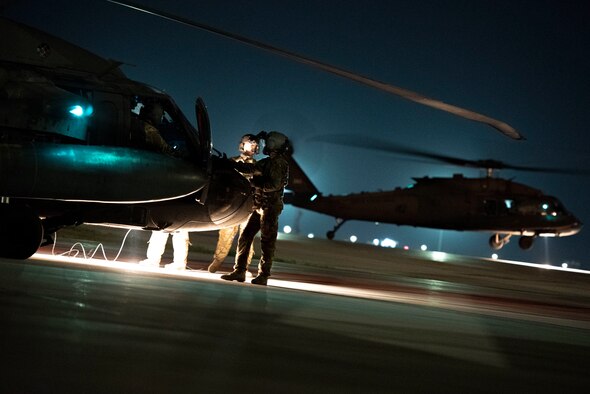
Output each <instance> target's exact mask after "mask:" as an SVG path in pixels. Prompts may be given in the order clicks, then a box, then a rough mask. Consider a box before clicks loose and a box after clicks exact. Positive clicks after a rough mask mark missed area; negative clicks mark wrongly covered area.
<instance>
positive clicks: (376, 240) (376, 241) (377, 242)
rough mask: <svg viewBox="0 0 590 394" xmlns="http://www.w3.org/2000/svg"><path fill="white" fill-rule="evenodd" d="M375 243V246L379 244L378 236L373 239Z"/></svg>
mask: <svg viewBox="0 0 590 394" xmlns="http://www.w3.org/2000/svg"><path fill="white" fill-rule="evenodd" d="M373 245H375V246H379V239H378V238H375V239H374V240H373Z"/></svg>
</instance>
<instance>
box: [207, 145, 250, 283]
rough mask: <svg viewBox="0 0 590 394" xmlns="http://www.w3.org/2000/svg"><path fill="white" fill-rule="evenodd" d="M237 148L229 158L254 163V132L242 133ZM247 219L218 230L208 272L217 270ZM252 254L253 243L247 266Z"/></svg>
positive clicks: (239, 161)
mask: <svg viewBox="0 0 590 394" xmlns="http://www.w3.org/2000/svg"><path fill="white" fill-rule="evenodd" d="M238 149H239V151H240V155H239V156H235V157H232V158H231V159H232V160H233V161H235V162H238V163H247V164H254V163H256V159H254V155H256V154H258V141H257V140H256V136H255V135H254V134H245V135H243V136H242V139H241V140H240V145H239V147H238ZM249 179H251V177H249ZM247 221H248V219H246V221H244V223H242V224H239V225H237V226H233V227H227V228H222V229H221V230H219V238H218V240H217V247H216V248H215V254H214V255H213V261H212V262H211V264H209V267H208V270H209V272H217V270H218V269H219V267H220V266H221V264H223V261H224V260H225V258H226V257H227V255H228V253H229V250H230V248H231V245H232V243H233V242H234V238H235V236H236V234H238V232H239V233H240V234H241V233H242V230H243V228H244V226H245V225H246V222H247ZM252 256H254V245H252V247H251V248H250V251H249V252H248V260H247V264H246V265H247V266H248V267H249V266H250V262H251V261H252Z"/></svg>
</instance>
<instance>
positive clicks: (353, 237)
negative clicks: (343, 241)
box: [350, 235, 358, 243]
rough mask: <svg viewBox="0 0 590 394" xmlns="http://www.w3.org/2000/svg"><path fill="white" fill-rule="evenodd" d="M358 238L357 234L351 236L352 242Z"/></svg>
mask: <svg viewBox="0 0 590 394" xmlns="http://www.w3.org/2000/svg"><path fill="white" fill-rule="evenodd" d="M357 240H358V238H357V237H356V235H351V236H350V242H352V243H355V242H356V241H357Z"/></svg>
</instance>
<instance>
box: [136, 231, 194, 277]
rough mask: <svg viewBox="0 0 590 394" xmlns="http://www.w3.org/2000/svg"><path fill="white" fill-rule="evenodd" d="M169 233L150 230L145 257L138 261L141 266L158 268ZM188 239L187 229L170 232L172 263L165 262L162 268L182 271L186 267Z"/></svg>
mask: <svg viewBox="0 0 590 394" xmlns="http://www.w3.org/2000/svg"><path fill="white" fill-rule="evenodd" d="M169 235H170V233H167V232H165V231H152V235H151V237H150V239H149V241H148V248H147V258H146V259H145V260H142V261H140V262H139V265H141V266H143V267H150V268H158V267H159V266H160V261H161V260H162V255H163V254H164V251H165V250H166V243H167V242H168V236H169ZM189 245H190V239H189V235H188V231H185V230H178V231H175V232H173V233H172V248H173V249H174V258H173V260H172V263H170V264H166V265H165V266H164V268H166V269H171V270H176V271H183V270H184V269H186V263H187V257H188V247H189Z"/></svg>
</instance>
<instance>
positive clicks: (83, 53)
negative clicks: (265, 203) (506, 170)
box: [0, 0, 522, 259]
mask: <svg viewBox="0 0 590 394" xmlns="http://www.w3.org/2000/svg"><path fill="white" fill-rule="evenodd" d="M109 2H110V3H114V4H117V5H123V6H125V7H129V8H132V9H134V10H139V11H142V12H146V13H148V14H152V15H155V16H158V17H162V18H165V19H167V20H171V21H173V22H179V23H182V24H184V25H187V26H190V27H195V28H198V29H201V30H205V31H208V32H210V33H214V34H217V35H221V36H224V37H227V38H230V39H233V40H237V41H240V42H242V43H244V44H247V45H250V46H254V47H256V48H260V49H263V50H266V51H270V52H272V53H274V54H278V55H280V56H284V57H287V58H289V59H290V60H295V61H298V62H301V63H303V64H306V65H309V66H312V67H315V68H318V69H320V70H323V71H327V72H330V73H333V74H336V75H339V76H341V77H344V78H348V79H351V80H354V81H356V82H359V83H362V84H365V85H368V86H371V87H373V88H377V89H380V90H383V91H387V92H389V93H392V94H395V95H397V96H400V97H403V98H405V99H408V100H412V101H414V102H417V103H420V104H423V105H427V106H430V107H433V108H436V109H439V110H443V111H446V112H449V113H452V114H454V115H457V116H460V117H463V118H467V119H470V120H473V121H477V122H481V123H484V124H487V125H490V126H492V127H493V128H495V129H496V130H498V131H500V132H501V133H503V134H505V135H507V136H508V137H510V138H513V139H522V136H521V135H520V134H519V133H518V132H517V131H516V130H515V129H513V128H512V127H511V126H509V125H507V124H506V123H503V122H501V121H498V120H495V119H493V118H490V117H487V116H485V115H482V114H478V113H476V112H473V111H469V110H466V109H463V108H459V107H455V106H452V105H449V104H446V103H443V102H440V101H437V100H434V99H431V98H427V97H424V96H422V95H419V94H417V93H415V92H411V91H408V90H405V89H401V88H397V87H395V86H391V85H388V84H385V83H382V82H378V81H375V80H371V79H369V78H366V77H363V76H360V75H358V74H355V73H352V72H349V71H346V70H343V69H340V68H336V67H334V66H331V65H328V64H326V63H322V62H318V61H315V60H313V59H310V58H307V57H304V56H301V55H297V54H294V53H292V52H288V51H285V50H282V49H279V48H276V47H273V46H270V45H267V44H264V43H261V42H258V41H254V40H251V39H248V38H245V37H242V36H238V35H236V34H233V33H227V32H224V31H222V30H220V29H216V28H212V27H210V26H206V25H203V24H199V23H196V22H192V21H188V20H186V19H183V18H181V17H177V16H174V15H170V14H166V13H163V12H160V11H158V10H154V9H148V8H145V7H141V6H139V5H137V4H133V3H131V2H122V1H112V0H109ZM0 37H1V38H2V39H1V40H0V257H9V258H21V259H25V258H28V257H29V256H31V255H32V254H33V253H35V251H36V250H37V249H38V248H39V246H40V245H42V244H45V243H48V242H50V241H51V234H53V233H54V232H55V231H57V230H59V229H60V228H63V227H66V226H73V225H78V224H82V223H89V224H98V225H105V226H116V227H122V228H134V229H144V230H160V231H168V232H172V231H176V230H180V229H182V230H188V231H207V230H213V229H218V228H221V227H227V226H232V225H235V224H237V223H240V222H242V221H243V220H244V219H245V218H246V217H247V215H248V214H249V213H250V212H251V209H252V195H251V187H250V184H249V182H248V181H247V179H246V178H244V177H243V176H242V175H240V174H239V173H238V172H236V171H235V169H234V168H233V166H232V164H231V163H232V162H231V161H230V160H229V159H227V158H226V157H225V155H221V154H217V155H213V154H212V143H211V132H210V127H209V119H208V115H207V111H206V107H205V104H204V102H203V100H201V99H198V100H196V108H195V110H196V118H197V122H196V127H194V126H192V125H191V123H190V122H189V121H188V120H187V119H186V118H185V116H184V115H183V114H182V112H181V111H180V110H179V108H178V107H177V106H176V104H175V103H174V101H173V100H172V98H171V97H170V96H168V95H167V94H165V93H163V92H161V91H159V90H157V89H155V88H152V87H150V86H148V85H146V84H143V83H140V82H136V81H132V80H130V79H128V78H127V77H126V76H125V75H124V74H123V72H122V71H121V70H120V69H119V66H120V65H121V63H119V62H115V61H111V60H106V59H104V58H102V57H99V56H97V55H95V54H92V53H90V52H89V51H87V50H85V49H83V48H80V47H78V46H76V45H74V44H72V43H69V42H67V41H65V40H62V39H60V38H58V37H55V36H53V35H50V34H47V33H45V32H42V31H39V30H37V29H34V28H31V27H28V26H25V25H23V24H20V23H17V22H13V21H10V20H8V19H5V18H0ZM148 108H159V111H160V112H159V119H158V125H157V129H158V130H159V132H160V137H161V138H160V140H159V143H157V144H155V143H153V141H154V139H153V138H152V142H151V143H150V142H149V141H147V140H146V134H145V132H146V128H145V125H144V124H143V123H142V122H144V121H145V119H142V115H143V114H144V112H146V110H147V109H148ZM142 109H143V110H142ZM142 127H143V129H142ZM162 139H163V140H162ZM163 146H165V148H166V149H164V148H163Z"/></svg>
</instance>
